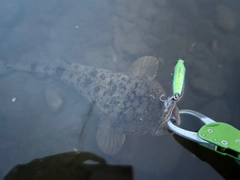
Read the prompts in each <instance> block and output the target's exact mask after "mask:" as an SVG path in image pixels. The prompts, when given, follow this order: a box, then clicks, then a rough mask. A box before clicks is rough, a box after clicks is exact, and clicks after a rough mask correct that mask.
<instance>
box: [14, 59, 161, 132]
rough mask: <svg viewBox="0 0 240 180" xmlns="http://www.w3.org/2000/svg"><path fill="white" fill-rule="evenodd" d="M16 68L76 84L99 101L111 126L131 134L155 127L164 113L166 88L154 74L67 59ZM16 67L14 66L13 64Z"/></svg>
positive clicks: (84, 92)
mask: <svg viewBox="0 0 240 180" xmlns="http://www.w3.org/2000/svg"><path fill="white" fill-rule="evenodd" d="M14 66H15V67H16V69H19V68H22V69H23V70H27V71H32V72H38V73H46V74H48V75H50V76H52V77H54V78H56V79H61V80H62V81H64V82H66V83H68V84H71V85H73V86H74V87H75V88H76V89H77V90H78V91H79V92H81V93H82V95H83V96H85V97H86V98H87V99H88V100H89V101H90V102H92V101H95V102H96V105H97V107H98V108H99V109H101V110H102V112H103V113H104V114H105V115H106V116H107V117H108V118H110V119H111V126H112V127H113V128H115V129H116V130H118V131H121V132H123V133H127V134H136V135H142V134H145V133H147V132H151V131H153V130H154V127H156V125H157V124H158V123H159V121H160V118H161V116H162V114H163V105H164V104H163V102H161V101H160V100H159V97H160V96H161V95H162V94H163V93H164V94H165V92H164V89H163V88H162V86H161V85H160V84H159V83H158V82H156V81H155V80H153V79H152V78H149V77H146V76H143V77H142V78H138V77H135V76H131V75H126V74H122V73H113V72H111V71H109V70H104V69H96V68H93V67H89V66H84V65H79V64H70V65H68V64H66V63H58V64H55V63H51V62H44V63H43V62H39V63H35V62H34V63H29V62H28V63H22V62H21V63H17V64H15V65H14ZM12 67H13V66H12Z"/></svg>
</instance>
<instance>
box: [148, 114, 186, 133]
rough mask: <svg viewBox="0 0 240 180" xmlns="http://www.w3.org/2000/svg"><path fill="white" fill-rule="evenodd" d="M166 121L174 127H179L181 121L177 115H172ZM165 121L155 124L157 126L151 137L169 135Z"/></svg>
mask: <svg viewBox="0 0 240 180" xmlns="http://www.w3.org/2000/svg"><path fill="white" fill-rule="evenodd" d="M167 121H172V123H173V124H174V125H176V126H180V124H181V120H180V115H179V113H176V114H175V113H173V114H172V116H171V117H170V118H169V119H168V120H167ZM167 121H165V122H163V121H162V120H160V122H159V123H158V124H157V126H156V127H155V128H154V130H153V131H152V133H151V134H152V135H153V136H161V135H164V134H169V133H170V132H171V131H170V130H169V128H168V125H167Z"/></svg>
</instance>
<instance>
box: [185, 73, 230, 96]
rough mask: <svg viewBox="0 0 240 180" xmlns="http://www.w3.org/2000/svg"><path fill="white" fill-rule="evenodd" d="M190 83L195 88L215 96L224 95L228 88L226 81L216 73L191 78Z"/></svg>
mask: <svg viewBox="0 0 240 180" xmlns="http://www.w3.org/2000/svg"><path fill="white" fill-rule="evenodd" d="M190 83H191V85H192V87H193V88H194V89H196V90H198V91H200V92H201V93H203V94H206V95H209V96H214V97H219V96H222V95H223V94H224V92H225V90H226V83H225V82H224V81H223V80H221V79H220V78H219V77H216V76H215V75H212V76H209V77H195V78H191V79H190Z"/></svg>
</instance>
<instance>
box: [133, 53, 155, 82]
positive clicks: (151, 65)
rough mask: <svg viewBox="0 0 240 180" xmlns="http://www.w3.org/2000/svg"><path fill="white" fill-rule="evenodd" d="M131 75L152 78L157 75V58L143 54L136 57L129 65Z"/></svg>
mask: <svg viewBox="0 0 240 180" xmlns="http://www.w3.org/2000/svg"><path fill="white" fill-rule="evenodd" d="M130 70H131V73H132V75H133V76H136V77H142V76H148V77H151V78H152V79H154V78H155V77H156V75H157V70H158V60H157V58H155V57H153V56H143V57H140V58H138V59H137V60H136V61H135V62H134V63H133V65H132V66H131V69H130Z"/></svg>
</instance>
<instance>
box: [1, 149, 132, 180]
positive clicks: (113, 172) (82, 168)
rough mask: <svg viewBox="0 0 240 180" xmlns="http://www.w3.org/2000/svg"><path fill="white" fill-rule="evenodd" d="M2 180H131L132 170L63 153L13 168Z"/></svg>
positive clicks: (82, 154)
mask: <svg viewBox="0 0 240 180" xmlns="http://www.w3.org/2000/svg"><path fill="white" fill-rule="evenodd" d="M4 179H5V180H10V179H11V180H16V179H45V180H48V179H51V180H52V179H58V180H66V179H71V180H75V179H76V180H81V179H82V180H87V179H91V180H100V179H104V180H108V179H116V180H118V179H119V180H120V179H121V180H132V179H133V168H132V166H129V165H125V166H122V165H109V164H107V163H106V161H105V159H103V158H102V157H99V156H97V155H95V154H93V153H90V152H67V153H61V154H56V155H52V156H47V157H44V158H41V159H34V160H33V161H31V162H29V163H27V164H23V165H17V166H15V167H14V168H13V169H12V170H11V171H10V172H9V173H8V174H7V175H6V176H5V178H4Z"/></svg>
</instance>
